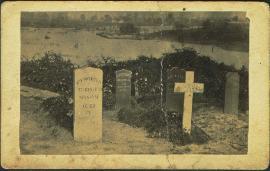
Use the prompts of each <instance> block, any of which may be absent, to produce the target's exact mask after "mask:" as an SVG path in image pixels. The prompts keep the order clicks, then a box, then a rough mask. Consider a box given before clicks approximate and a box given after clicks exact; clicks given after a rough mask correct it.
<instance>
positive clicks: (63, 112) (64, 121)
mask: <svg viewBox="0 0 270 171" xmlns="http://www.w3.org/2000/svg"><path fill="white" fill-rule="evenodd" d="M72 104H73V101H72V99H71V98H67V97H66V96H58V97H51V98H48V99H46V100H44V101H43V102H42V104H41V107H42V108H43V109H44V110H46V111H48V112H49V114H50V115H51V116H52V117H53V118H54V119H55V120H56V122H57V123H58V124H59V125H60V126H63V127H65V128H67V129H68V130H72V129H73V105H72Z"/></svg>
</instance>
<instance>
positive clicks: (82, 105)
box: [74, 67, 103, 142]
mask: <svg viewBox="0 0 270 171" xmlns="http://www.w3.org/2000/svg"><path fill="white" fill-rule="evenodd" d="M102 81H103V72H102V70H101V69H97V68H92V67H85V68H79V69H75V71H74V139H75V140H76V141H85V142H97V141H101V140H102Z"/></svg>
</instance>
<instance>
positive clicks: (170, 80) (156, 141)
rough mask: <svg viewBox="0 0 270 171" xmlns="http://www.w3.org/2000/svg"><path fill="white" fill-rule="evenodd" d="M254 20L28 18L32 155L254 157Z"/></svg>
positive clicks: (27, 139)
mask: <svg viewBox="0 0 270 171" xmlns="http://www.w3.org/2000/svg"><path fill="white" fill-rule="evenodd" d="M248 54H249V19H248V18H247V17H246V13H245V12H185V11H181V12H129V11H124V12H115V11H113V12H111V11H106V12H102V11H101V12H99V11H95V12H77V11H76V12H66V11H65V12H22V13H21V87H20V88H21V97H20V98H21V104H20V105H21V108H20V110H21V113H20V115H21V120H20V150H21V153H22V154H190V153H191V154H246V153H247V149H248V145H247V143H248V128H249V126H248V111H249V110H248V93H249V90H248V71H249V70H248Z"/></svg>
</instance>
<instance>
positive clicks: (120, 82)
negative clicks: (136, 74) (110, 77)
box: [116, 69, 132, 109]
mask: <svg viewBox="0 0 270 171" xmlns="http://www.w3.org/2000/svg"><path fill="white" fill-rule="evenodd" d="M131 76H132V72H131V71H129V70H125V69H122V70H119V71H116V109H121V108H122V107H128V106H130V100H131Z"/></svg>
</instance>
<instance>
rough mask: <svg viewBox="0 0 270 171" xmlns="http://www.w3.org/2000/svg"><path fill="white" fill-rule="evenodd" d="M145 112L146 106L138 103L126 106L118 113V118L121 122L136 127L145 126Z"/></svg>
mask: <svg viewBox="0 0 270 171" xmlns="http://www.w3.org/2000/svg"><path fill="white" fill-rule="evenodd" d="M143 113H144V108H141V107H140V106H138V105H134V103H133V107H132V108H129V107H124V108H122V109H120V110H119V112H118V113H117V118H118V120H119V121H120V122H123V123H126V124H129V125H131V126H134V127H143V126H144V125H143V120H142V119H143V118H142V115H143Z"/></svg>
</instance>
